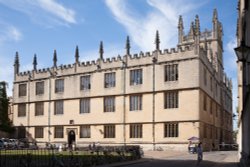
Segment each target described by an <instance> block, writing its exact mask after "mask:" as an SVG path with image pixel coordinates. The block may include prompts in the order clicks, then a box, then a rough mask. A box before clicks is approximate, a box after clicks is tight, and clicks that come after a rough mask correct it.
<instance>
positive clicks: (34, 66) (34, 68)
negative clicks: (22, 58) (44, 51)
mask: <svg viewBox="0 0 250 167" xmlns="http://www.w3.org/2000/svg"><path fill="white" fill-rule="evenodd" d="M36 67H37V59H36V54H34V58H33V70H34V71H36V69H37V68H36Z"/></svg>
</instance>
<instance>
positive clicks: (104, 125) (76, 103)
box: [13, 10, 232, 150]
mask: <svg viewBox="0 0 250 167" xmlns="http://www.w3.org/2000/svg"><path fill="white" fill-rule="evenodd" d="M212 24H213V27H212V30H207V29H206V30H205V31H203V32H201V31H200V22H199V18H198V16H196V18H195V21H194V22H192V23H191V26H190V30H189V32H188V33H184V28H183V27H184V25H183V20H182V17H181V16H180V18H179V24H178V32H179V33H178V34H179V35H178V39H179V40H178V45H177V48H172V49H165V50H161V49H160V37H159V33H158V31H157V32H156V38H155V50H154V51H152V52H146V53H143V52H140V53H139V54H134V55H132V54H131V53H130V41H129V37H127V41H126V53H125V54H124V55H123V56H117V57H114V58H104V48H103V44H102V42H101V43H100V49H99V54H100V55H99V58H98V59H97V60H96V61H91V62H80V61H79V51H78V47H76V50H75V62H74V63H73V64H70V65H60V66H58V65H57V53H56V51H54V55H53V66H52V67H49V68H47V69H37V60H36V59H37V58H36V55H35V56H34V61H33V65H34V66H33V70H31V71H28V72H19V55H18V53H16V58H15V64H14V71H15V79H14V89H13V90H14V91H13V110H14V112H13V113H14V121H13V123H14V125H15V126H16V128H17V132H18V137H19V138H22V137H28V138H29V139H30V140H36V141H37V142H41V143H42V142H50V143H68V144H71V143H73V142H75V143H76V144H77V145H78V146H83V145H89V144H90V143H93V142H99V143H100V144H101V145H131V144H136V145H138V144H139V145H141V146H143V148H144V149H184V150H186V149H187V143H188V140H187V139H188V138H190V137H192V136H196V137H199V139H200V141H202V142H203V143H204V147H205V148H206V149H212V147H213V148H214V149H216V148H218V145H219V144H220V143H222V142H224V143H230V142H232V83H231V81H230V80H229V79H228V78H227V76H226V74H225V73H224V71H223V69H224V68H223V45H222V35H223V34H222V25H221V23H220V21H219V20H218V16H217V11H216V10H214V12H213V19H212Z"/></svg>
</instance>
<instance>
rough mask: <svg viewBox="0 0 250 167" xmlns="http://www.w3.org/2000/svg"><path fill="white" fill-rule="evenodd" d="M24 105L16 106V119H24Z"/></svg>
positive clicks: (25, 108)
mask: <svg viewBox="0 0 250 167" xmlns="http://www.w3.org/2000/svg"><path fill="white" fill-rule="evenodd" d="M26 110H27V107H26V103H20V104H18V106H17V117H26Z"/></svg>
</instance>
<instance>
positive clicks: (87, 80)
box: [80, 75, 91, 90]
mask: <svg viewBox="0 0 250 167" xmlns="http://www.w3.org/2000/svg"><path fill="white" fill-rule="evenodd" d="M90 89H91V76H90V75H83V76H81V77H80V90H90Z"/></svg>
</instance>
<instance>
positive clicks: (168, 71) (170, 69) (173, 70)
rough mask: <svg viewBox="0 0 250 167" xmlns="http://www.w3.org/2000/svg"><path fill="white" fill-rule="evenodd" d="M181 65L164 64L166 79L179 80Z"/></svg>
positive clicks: (168, 80) (166, 80)
mask: <svg viewBox="0 0 250 167" xmlns="http://www.w3.org/2000/svg"><path fill="white" fill-rule="evenodd" d="M178 68H179V66H178V64H167V65H165V66H164V81H165V82H171V81H178V80H179V69H178Z"/></svg>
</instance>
